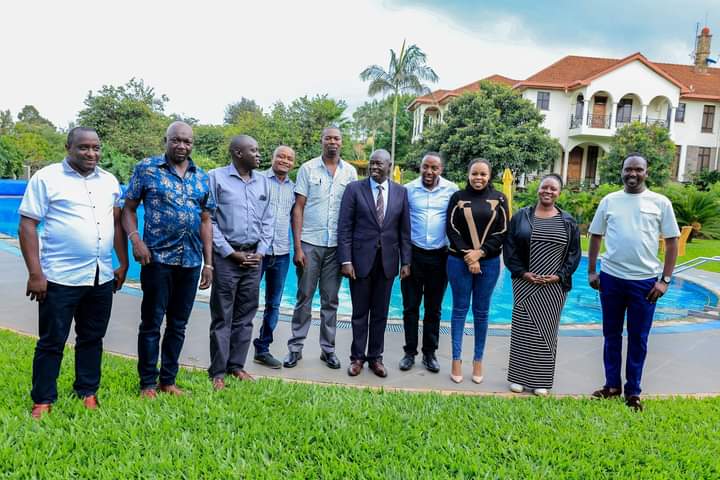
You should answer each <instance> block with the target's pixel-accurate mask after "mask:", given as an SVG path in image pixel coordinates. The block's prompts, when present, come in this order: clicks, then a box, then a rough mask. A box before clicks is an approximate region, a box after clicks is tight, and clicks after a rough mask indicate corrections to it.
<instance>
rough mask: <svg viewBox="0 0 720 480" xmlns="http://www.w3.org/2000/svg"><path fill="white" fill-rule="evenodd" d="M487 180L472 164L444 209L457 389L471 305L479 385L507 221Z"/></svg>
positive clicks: (480, 165) (483, 163)
mask: <svg viewBox="0 0 720 480" xmlns="http://www.w3.org/2000/svg"><path fill="white" fill-rule="evenodd" d="M491 180H492V169H491V168H490V164H489V163H488V162H487V160H483V159H480V158H478V159H475V160H473V161H471V162H470V167H469V169H468V183H467V187H465V189H464V190H459V191H457V192H455V193H454V194H453V195H452V197H450V202H449V203H448V211H447V220H446V221H447V228H446V233H447V236H448V240H449V241H450V246H449V247H448V260H447V272H448V279H449V281H450V290H451V291H452V299H453V308H452V317H451V319H450V337H451V339H452V370H451V372H450V378H451V379H452V381H453V382H455V383H460V382H462V380H463V377H462V341H463V336H464V334H465V319H466V317H467V313H468V310H469V309H470V300H471V299H472V312H473V320H474V330H475V349H474V352H473V370H472V380H473V382H475V383H480V382H482V380H483V374H482V359H483V353H484V350H485V338H486V337H487V329H488V310H489V309H490V298H491V297H492V292H493V289H494V288H495V283H496V282H497V279H498V276H499V275H500V253H501V252H502V244H503V239H504V237H505V231H506V230H507V221H508V214H507V201H506V200H505V196H504V195H503V194H502V193H500V192H498V191H497V190H495V189H494V188H493V186H492V182H491Z"/></svg>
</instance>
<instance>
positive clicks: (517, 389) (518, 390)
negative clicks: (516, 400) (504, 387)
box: [510, 383, 525, 393]
mask: <svg viewBox="0 0 720 480" xmlns="http://www.w3.org/2000/svg"><path fill="white" fill-rule="evenodd" d="M523 390H525V388H523V386H522V385H520V384H519V383H511V384H510V391H511V392H514V393H522V391H523Z"/></svg>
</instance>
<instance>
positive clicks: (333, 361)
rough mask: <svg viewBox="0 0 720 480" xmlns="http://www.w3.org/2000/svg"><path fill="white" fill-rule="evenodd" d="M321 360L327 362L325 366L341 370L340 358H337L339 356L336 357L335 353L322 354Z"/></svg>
mask: <svg viewBox="0 0 720 480" xmlns="http://www.w3.org/2000/svg"><path fill="white" fill-rule="evenodd" d="M320 360H322V361H323V362H325V364H326V365H327V366H328V368H332V369H333V370H336V369H338V368H340V360H338V357H337V355H335V353H334V352H330V353H325V352H322V353H321V354H320Z"/></svg>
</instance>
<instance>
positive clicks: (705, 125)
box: [700, 105, 715, 133]
mask: <svg viewBox="0 0 720 480" xmlns="http://www.w3.org/2000/svg"><path fill="white" fill-rule="evenodd" d="M714 123H715V106H714V105H705V106H704V107H703V116H702V125H701V127H700V131H701V132H702V133H712V131H713V124H714Z"/></svg>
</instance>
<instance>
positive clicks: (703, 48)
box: [408, 27, 720, 184]
mask: <svg viewBox="0 0 720 480" xmlns="http://www.w3.org/2000/svg"><path fill="white" fill-rule="evenodd" d="M711 38H712V35H711V34H710V29H709V28H708V27H705V28H703V29H702V31H701V32H700V34H699V35H698V37H697V45H696V49H695V59H694V64H692V65H679V64H668V63H659V62H652V61H650V60H648V59H647V58H646V57H645V56H644V55H642V54H641V53H640V52H638V53H633V54H632V55H629V56H627V57H625V58H620V59H614V58H595V57H581V56H575V55H569V56H567V57H564V58H562V59H560V60H558V61H557V62H555V63H554V64H552V65H550V66H548V67H546V68H544V69H542V70H540V71H539V72H537V73H535V74H533V75H531V76H530V77H528V78H526V79H524V80H515V79H511V78H508V77H504V76H502V75H492V76H490V77H487V78H484V79H483V80H489V81H491V82H497V83H501V84H504V85H507V86H509V87H510V88H512V89H514V90H516V91H518V92H519V93H520V94H521V95H522V96H523V97H524V98H527V99H528V100H531V101H532V102H533V103H535V105H536V106H537V108H538V109H539V110H541V111H542V112H543V113H544V117H545V120H544V126H545V127H546V128H547V129H548V130H549V131H550V134H551V135H552V136H553V137H555V138H557V139H558V141H559V142H560V144H561V145H562V147H563V153H562V156H561V157H560V158H558V159H557V160H556V162H555V165H554V167H553V171H554V172H556V173H559V174H561V175H562V177H563V178H564V179H565V180H566V181H568V182H574V183H586V184H592V183H597V181H598V174H599V171H598V168H597V165H598V159H599V158H600V157H601V156H602V155H604V154H606V153H607V152H608V151H609V149H610V140H611V138H612V137H613V136H614V135H615V132H616V131H617V129H618V128H620V127H622V126H624V125H627V124H628V123H630V122H633V121H640V122H643V123H648V124H651V123H652V124H656V125H660V126H662V127H663V128H666V129H668V131H669V133H670V137H671V138H672V140H673V142H675V145H676V154H675V160H674V162H673V164H672V166H671V176H672V178H674V179H677V180H680V181H687V180H690V177H691V175H692V174H693V173H695V172H698V171H700V170H702V169H710V170H718V169H719V167H720V165H719V163H718V154H719V152H720V148H719V147H720V111H719V110H720V68H712V67H709V66H708V64H709V63H710V61H709V56H710V45H711ZM477 90H479V81H478V82H473V83H470V84H468V85H464V86H462V87H459V88H456V89H454V90H436V91H434V92H432V93H430V94H428V95H424V96H422V97H418V98H416V99H415V100H414V101H413V102H412V103H411V104H410V105H409V106H408V109H409V110H410V111H412V112H414V125H413V137H412V138H413V141H417V140H418V139H420V138H421V137H422V132H423V129H424V128H425V126H426V125H432V124H434V123H436V122H442V121H443V116H444V114H445V112H446V111H447V107H448V105H449V103H450V102H451V101H452V100H453V99H454V98H457V97H458V96H460V95H462V94H463V93H467V92H473V91H477Z"/></svg>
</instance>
